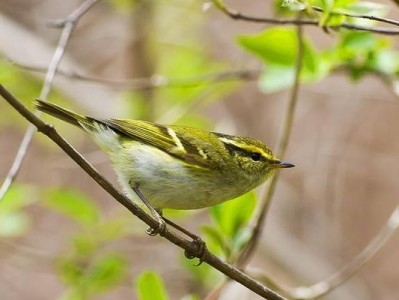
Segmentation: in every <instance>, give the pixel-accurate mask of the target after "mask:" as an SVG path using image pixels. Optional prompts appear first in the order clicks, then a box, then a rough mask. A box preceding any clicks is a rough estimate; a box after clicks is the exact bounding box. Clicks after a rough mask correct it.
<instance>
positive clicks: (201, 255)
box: [162, 216, 206, 266]
mask: <svg viewBox="0 0 399 300" xmlns="http://www.w3.org/2000/svg"><path fill="white" fill-rule="evenodd" d="M162 218H163V219H164V221H165V222H166V223H167V224H168V225H170V226H172V227H173V228H175V229H177V230H178V231H180V232H182V233H184V234H185V235H187V236H188V237H190V238H191V239H192V240H193V241H192V243H193V244H194V245H195V247H196V248H197V250H196V253H191V252H189V251H187V250H186V251H185V252H184V255H185V256H186V257H187V258H188V259H193V258H194V257H198V259H199V263H198V264H197V266H199V265H200V264H202V262H203V261H204V259H205V255H206V251H205V250H206V243H205V242H204V241H203V240H202V239H201V238H200V237H199V236H198V235H195V234H194V233H192V232H190V231H188V230H187V229H185V228H183V227H181V226H180V225H177V224H176V223H174V222H172V221H171V220H169V219H167V218H165V217H164V216H162Z"/></svg>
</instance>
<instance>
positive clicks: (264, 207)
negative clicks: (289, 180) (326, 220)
mask: <svg viewBox="0 0 399 300" xmlns="http://www.w3.org/2000/svg"><path fill="white" fill-rule="evenodd" d="M297 39H298V54H297V58H296V65H295V79H294V85H293V86H292V89H291V95H290V98H289V102H288V107H287V111H286V116H285V118H284V123H283V129H282V132H281V134H280V137H279V142H278V145H277V151H276V153H278V157H279V158H283V157H284V155H285V152H286V150H287V146H288V141H289V138H290V136H291V131H292V125H293V122H294V115H295V108H296V104H297V102H298V92H299V85H300V74H301V69H302V61H303V51H304V45H303V33H302V26H301V25H298V26H297ZM278 175H279V173H278V172H277V173H276V174H275V175H274V176H273V178H272V179H271V181H270V184H269V186H268V189H267V191H266V193H265V195H264V197H263V199H262V204H261V208H260V212H259V215H258V218H257V219H256V222H255V226H254V228H253V230H252V236H251V239H250V240H249V241H248V243H247V244H246V245H245V248H244V249H243V251H242V252H241V253H240V255H239V257H238V259H237V265H238V266H239V267H240V268H244V267H245V266H246V265H247V263H248V262H249V260H250V258H251V256H252V254H253V253H254V251H255V249H256V247H257V245H258V242H259V237H260V236H261V234H262V230H263V225H264V223H265V219H266V215H267V212H268V210H269V207H270V203H271V200H272V198H273V195H274V191H275V188H276V184H277V180H278Z"/></svg>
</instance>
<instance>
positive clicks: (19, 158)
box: [0, 0, 99, 201]
mask: <svg viewBox="0 0 399 300" xmlns="http://www.w3.org/2000/svg"><path fill="white" fill-rule="evenodd" d="M98 1H99V0H86V1H85V2H84V3H83V4H82V5H81V6H79V7H78V8H77V9H76V10H74V11H73V12H72V13H71V14H70V15H69V16H68V17H67V18H66V19H64V20H62V21H58V23H57V24H58V25H59V26H61V25H62V26H63V30H62V32H61V36H60V39H59V41H58V45H57V48H56V50H55V52H54V54H53V57H52V59H51V62H50V64H49V67H48V69H47V73H46V77H45V80H44V83H43V87H42V90H41V92H40V96H39V98H40V99H44V100H45V99H47V97H48V95H49V93H50V91H51V86H52V84H53V80H54V76H55V74H56V71H57V69H58V66H59V64H60V62H61V59H62V57H63V55H64V53H65V48H66V46H67V44H68V41H69V39H70V37H71V35H72V32H73V30H74V29H75V27H76V24H77V23H78V21H79V19H80V18H81V17H82V16H83V15H84V14H85V13H86V12H88V11H89V9H90V8H91V7H93V5H94V4H96V3H97V2H98ZM35 115H36V116H40V115H41V113H40V112H39V111H36V112H35ZM35 131H36V129H35V126H33V125H30V126H29V127H28V129H27V130H26V132H25V135H24V137H23V139H22V142H21V144H20V146H19V148H18V151H17V155H16V156H15V159H14V162H13V164H12V166H11V168H10V170H9V171H8V174H7V176H6V178H5V180H4V182H3V184H2V186H1V188H0V201H1V200H2V199H3V198H4V196H5V194H6V193H7V191H8V190H9V188H10V187H11V185H12V183H13V181H14V180H15V178H16V177H17V175H18V172H19V170H20V169H21V166H22V163H23V161H24V159H25V156H26V153H27V151H28V148H29V145H30V142H31V141H32V137H33V135H34V133H35Z"/></svg>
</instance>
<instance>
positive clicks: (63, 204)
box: [43, 189, 100, 226]
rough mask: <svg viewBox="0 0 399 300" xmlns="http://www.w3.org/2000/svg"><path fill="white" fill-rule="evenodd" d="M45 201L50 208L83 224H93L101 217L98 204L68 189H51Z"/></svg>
mask: <svg viewBox="0 0 399 300" xmlns="http://www.w3.org/2000/svg"><path fill="white" fill-rule="evenodd" d="M43 203H44V204H45V205H46V206H48V207H49V208H51V209H53V210H55V211H57V212H59V213H61V214H63V215H65V216H67V217H68V218H71V219H72V220H75V221H77V222H79V223H80V224H82V225H86V226H89V225H93V224H94V223H96V222H97V221H98V219H99V216H100V212H99V209H98V207H97V205H96V204H95V203H94V202H92V201H91V199H89V198H88V197H87V196H85V195H83V194H81V193H78V192H76V191H71V190H66V189H56V190H50V191H48V192H47V193H46V198H45V200H44V201H43Z"/></svg>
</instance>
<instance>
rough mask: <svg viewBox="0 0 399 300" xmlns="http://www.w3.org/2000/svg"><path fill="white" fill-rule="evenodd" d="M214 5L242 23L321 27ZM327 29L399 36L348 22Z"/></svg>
mask: <svg viewBox="0 0 399 300" xmlns="http://www.w3.org/2000/svg"><path fill="white" fill-rule="evenodd" d="M213 3H214V4H215V6H216V7H217V8H219V10H221V11H222V12H223V13H225V14H226V15H228V16H229V17H230V18H232V19H234V20H241V21H247V22H254V23H267V24H275V25H306V26H317V27H320V26H319V25H320V24H319V21H318V20H311V19H281V18H267V17H255V16H249V15H245V14H243V13H241V12H239V11H237V10H233V9H231V8H228V7H227V6H226V5H224V3H223V1H222V0H213ZM320 28H325V27H320ZM327 28H331V29H339V28H345V29H350V30H355V31H367V32H373V33H378V34H384V35H398V34H399V30H398V29H391V28H385V27H367V26H361V25H355V24H350V23H347V22H344V23H342V24H341V25H338V26H330V27H328V26H327Z"/></svg>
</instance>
